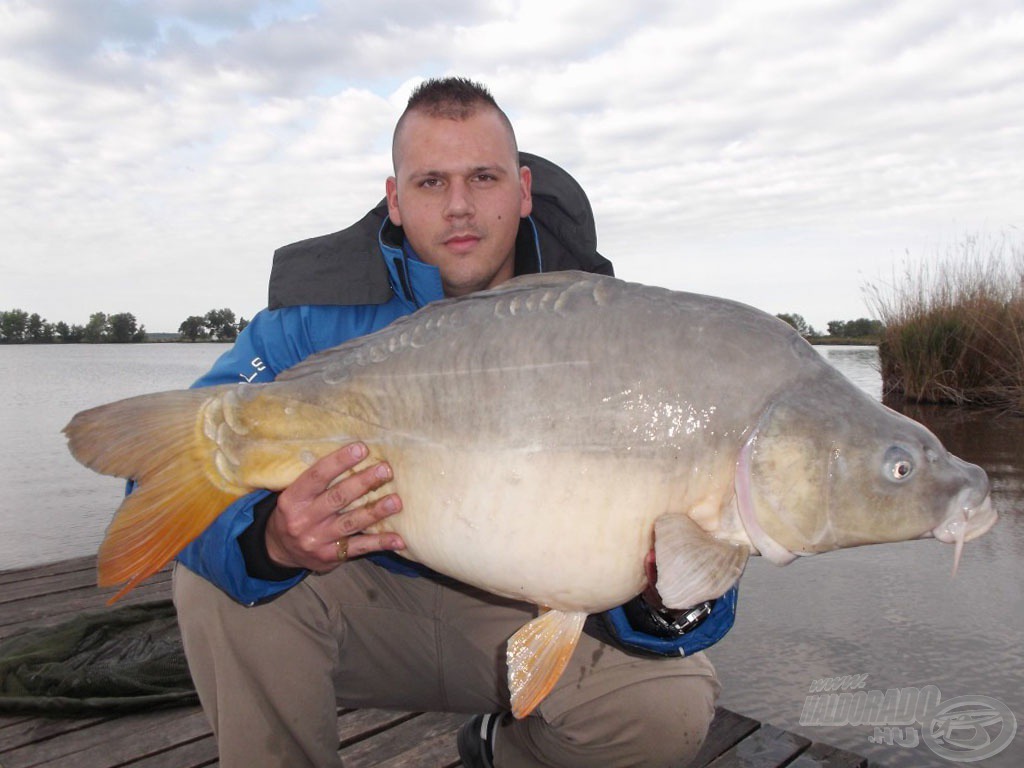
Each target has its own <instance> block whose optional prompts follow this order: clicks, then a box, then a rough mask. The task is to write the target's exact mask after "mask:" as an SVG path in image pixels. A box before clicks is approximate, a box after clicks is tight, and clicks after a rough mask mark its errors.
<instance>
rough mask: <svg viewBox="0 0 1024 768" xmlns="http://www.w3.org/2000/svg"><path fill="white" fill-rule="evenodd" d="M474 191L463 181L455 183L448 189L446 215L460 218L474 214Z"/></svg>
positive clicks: (458, 180)
mask: <svg viewBox="0 0 1024 768" xmlns="http://www.w3.org/2000/svg"><path fill="white" fill-rule="evenodd" d="M473 210H474V208H473V190H472V189H470V187H469V184H467V183H466V182H465V180H463V179H457V180H455V181H453V182H452V183H451V184H450V185H449V187H448V199H447V200H446V205H445V215H446V216H448V217H449V218H460V217H463V216H471V215H472V214H473Z"/></svg>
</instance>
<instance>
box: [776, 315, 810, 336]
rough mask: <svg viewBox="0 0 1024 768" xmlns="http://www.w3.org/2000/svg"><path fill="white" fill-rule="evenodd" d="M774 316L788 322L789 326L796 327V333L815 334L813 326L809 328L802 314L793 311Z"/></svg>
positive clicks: (802, 334) (803, 334)
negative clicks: (792, 312)
mask: <svg viewBox="0 0 1024 768" xmlns="http://www.w3.org/2000/svg"><path fill="white" fill-rule="evenodd" d="M776 317H777V318H779V320H782V321H783V322H786V323H789V324H790V325H791V326H793V327H794V328H796V330H797V333H799V334H800V335H801V336H816V335H817V332H816V331H815V330H814V329H813V328H811V327H810V326H808V325H807V321H806V320H804V318H803V315H797V314H795V313H794V314H787V313H783V314H781V315H776Z"/></svg>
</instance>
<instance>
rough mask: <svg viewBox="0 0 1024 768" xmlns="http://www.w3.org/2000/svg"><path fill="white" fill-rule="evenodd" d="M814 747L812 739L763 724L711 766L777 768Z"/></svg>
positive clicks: (717, 767)
mask: <svg viewBox="0 0 1024 768" xmlns="http://www.w3.org/2000/svg"><path fill="white" fill-rule="evenodd" d="M810 745H811V740H810V739H805V738H804V737H803V736H798V735H797V734H795V733H790V732H789V731H784V730H782V729H781V728H776V727H775V726H774V725H762V726H761V727H760V728H758V729H757V730H756V731H754V732H753V733H751V734H750V735H749V736H747V737H746V738H745V739H743V740H742V741H741V742H739V743H738V744H736V746H734V747H731V748H730V749H729V750H728V751H727V752H725V754H723V755H722V756H721V757H718V758H716V759H715V760H713V761H712V762H711V764H710V768H777V766H780V765H788V764H789V763H790V761H792V759H793V758H794V757H796V756H797V755H799V754H800V753H801V752H803V751H804V750H806V749H807V748H808V747H809V746H810Z"/></svg>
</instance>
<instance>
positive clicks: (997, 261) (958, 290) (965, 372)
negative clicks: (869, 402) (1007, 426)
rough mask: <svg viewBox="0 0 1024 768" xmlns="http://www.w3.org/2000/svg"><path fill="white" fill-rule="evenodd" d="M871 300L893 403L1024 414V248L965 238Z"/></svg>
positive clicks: (872, 289)
mask: <svg viewBox="0 0 1024 768" xmlns="http://www.w3.org/2000/svg"><path fill="white" fill-rule="evenodd" d="M865 293H866V296H867V300H868V302H869V304H871V305H872V306H873V308H874V310H875V312H876V314H877V316H878V318H879V319H880V320H881V321H882V322H883V323H884V325H885V330H884V331H883V333H882V336H881V339H880V341H879V357H880V359H881V364H882V385H883V389H884V391H885V392H886V394H887V395H890V396H892V395H895V396H897V397H903V398H906V399H907V400H909V401H912V402H919V403H921V402H926V403H927V402H930V403H954V404H957V405H982V406H993V407H998V408H1002V409H1006V410H1008V411H1011V412H1014V413H1018V414H1024V241H1021V240H1020V239H1016V240H1014V239H1013V238H1011V237H1009V236H1007V235H1003V236H1001V237H999V238H997V239H991V238H984V237H978V236H971V237H965V238H964V239H963V241H961V242H960V243H958V244H957V245H956V247H955V248H953V249H951V250H950V251H949V252H948V253H947V255H946V256H945V257H940V258H937V259H934V260H931V261H923V260H922V261H920V262H918V263H916V264H908V265H907V266H906V267H905V269H904V272H903V274H902V275H901V276H900V279H896V276H895V274H894V279H893V282H892V284H891V285H880V284H869V285H867V286H866V287H865Z"/></svg>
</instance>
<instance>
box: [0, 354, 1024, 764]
mask: <svg viewBox="0 0 1024 768" xmlns="http://www.w3.org/2000/svg"><path fill="white" fill-rule="evenodd" d="M225 349H226V347H224V346H222V345H216V344H196V345H190V344H142V345H124V346H121V345H67V346H60V345H54V346H21V347H18V346H2V345H0V392H3V393H4V395H5V396H4V398H3V400H2V401H0V435H2V437H3V440H0V570H2V569H7V568H15V567H23V566H28V565H35V564H39V563H45V562H50V561H54V560H60V559H63V558H68V557H74V556H78V555H85V554H91V553H94V552H95V551H96V549H97V547H98V545H99V542H100V539H101V538H102V535H103V530H104V528H105V527H106V525H107V522H108V521H109V519H110V516H111V513H112V511H113V510H114V509H115V508H116V506H117V504H118V503H119V499H120V496H121V494H122V492H123V487H124V486H123V483H122V482H121V481H118V480H115V479H112V478H104V477H100V476H98V475H95V474H93V473H92V472H89V471H88V470H85V469H84V468H82V467H80V466H79V465H78V464H76V463H75V462H74V461H73V460H72V459H71V458H70V456H69V455H68V453H67V450H66V448H65V445H64V439H63V436H62V435H61V434H60V430H61V428H62V427H63V426H64V425H65V424H66V423H67V421H68V419H70V418H71V416H72V415H73V414H74V413H76V412H77V411H79V410H82V409H84V408H88V407H91V406H93V405H98V404H100V403H104V402H108V401H110V400H115V399H118V398H122V397H129V396H131V395H136V394H142V393H145V392H153V391H157V390H162V389H175V388H180V387H185V386H188V385H189V384H190V383H191V382H192V381H193V380H194V379H196V378H197V377H198V376H199V375H200V374H202V373H203V372H204V371H206V370H207V369H208V368H209V367H210V365H211V364H212V363H213V361H214V360H215V359H216V357H217V356H218V355H219V354H220V353H221V352H223V351H224V350H225ZM818 349H819V351H820V352H821V353H822V354H823V355H825V356H826V358H827V359H828V360H829V361H830V362H831V363H832V364H834V365H835V366H836V367H837V368H839V369H840V370H842V371H843V372H844V373H845V374H846V375H847V376H848V377H849V378H850V379H851V380H853V381H854V383H856V384H857V385H858V386H860V387H861V388H863V389H864V390H865V391H867V392H868V393H870V394H871V395H872V396H874V397H875V398H879V397H880V396H881V381H880V378H879V374H878V370H877V352H876V350H875V349H874V348H871V347H819V348H818ZM911 415H912V416H913V417H914V418H917V419H918V420H920V421H923V422H924V423H926V424H927V425H928V426H929V428H931V429H932V430H933V431H934V432H936V433H937V434H938V435H939V437H940V438H941V439H942V440H943V442H944V443H945V444H946V446H947V447H948V448H949V449H950V450H951V451H953V453H955V454H957V455H959V456H961V457H962V458H964V459H966V460H968V461H973V462H975V463H977V464H980V465H981V466H983V467H984V468H985V469H986V470H987V471H988V473H989V476H990V478H991V480H992V487H993V498H994V500H995V503H996V506H997V508H998V509H999V510H1000V513H1001V515H1002V517H1001V520H1000V522H999V524H998V525H997V526H996V527H995V528H994V529H993V530H992V532H990V533H989V534H988V535H986V536H984V537H982V538H981V539H979V540H977V541H975V542H971V543H969V544H968V545H967V546H966V547H965V551H964V556H963V561H962V562H961V564H960V572H959V574H958V575H957V577H956V578H955V579H951V578H950V571H951V568H952V562H953V548H952V547H950V546H948V545H942V544H940V543H938V542H935V541H916V542H906V543H902V544H887V545H884V546H876V547H864V548H860V549H854V550H846V551H844V552H837V553H830V554H826V555H820V556H817V557H813V558H804V559H801V560H799V561H797V562H796V563H794V564H792V565H791V566H789V567H786V568H778V567H776V566H773V565H771V564H770V563H768V562H763V561H761V559H760V558H752V559H751V562H750V565H749V566H748V568H747V572H746V574H745V575H744V578H743V581H742V584H741V588H740V604H739V613H738V617H737V621H736V626H735V627H734V628H733V630H732V631H731V632H730V633H729V635H727V636H726V638H725V639H724V640H723V641H722V642H720V643H719V644H718V645H717V646H715V647H714V648H713V649H712V650H711V652H710V655H711V657H712V659H713V660H714V662H715V664H716V666H717V667H718V671H719V675H720V677H721V679H722V683H723V694H722V699H721V702H720V703H722V704H723V705H724V706H727V707H729V708H731V709H734V710H736V711H739V712H743V713H744V714H747V715H749V716H751V717H755V718H757V719H759V720H764V721H767V722H771V723H774V724H775V725H778V726H780V727H782V728H786V729H787V730H793V731H796V732H798V733H801V734H803V735H804V736H807V737H808V738H810V739H813V740H817V741H825V742H828V743H831V744H835V745H838V746H842V747H845V748H847V749H850V750H852V751H855V752H859V753H861V754H865V755H868V756H869V757H870V758H871V760H872V761H873V762H874V763H876V764H878V765H883V766H891V767H892V768H921V767H923V768H932V767H933V766H949V765H951V764H953V763H951V762H950V761H948V760H944V759H940V758H939V757H938V756H937V755H936V753H935V752H933V751H932V750H931V749H929V748H928V747H927V746H926V745H925V744H923V743H920V744H918V745H917V746H916V747H908V746H899V745H898V744H895V745H888V744H885V743H873V742H872V741H871V739H872V738H875V737H876V734H875V732H874V728H873V727H871V726H863V725H845V726H832V727H825V726H801V725H800V722H799V721H800V715H801V711H802V710H803V708H804V706H805V700H806V699H807V697H808V696H814V695H820V694H816V693H812V692H811V691H810V688H811V686H812V684H813V683H814V681H816V680H821V679H824V678H830V677H843V676H846V675H860V676H866V677H862V678H861V680H862V681H863V690H866V691H872V690H877V691H883V692H884V691H886V690H888V689H894V690H897V689H898V690H900V694H899V695H904V696H910V695H913V694H912V692H911V691H910V690H909V689H922V688H924V687H925V686H929V685H930V686H935V687H936V688H937V689H938V690H939V691H940V692H941V696H942V700H943V701H947V700H950V699H953V698H956V697H974V698H977V697H979V696H983V697H989V698H991V699H995V700H998V701H999V702H1001V703H1002V704H1004V705H1005V706H1007V707H1009V709H1010V710H1011V711H1012V712H1013V713H1015V714H1016V717H1017V718H1018V719H1020V720H1022V721H1024V660H1022V657H1021V646H1022V638H1024V596H1022V585H1024V520H1022V516H1021V515H1020V510H1021V508H1022V506H1024V449H1022V446H1024V419H1012V418H997V417H995V416H993V415H992V414H986V413H977V412H959V411H955V410H949V409H935V408H932V409H927V408H918V409H916V410H914V411H913V412H912V413H911ZM1003 727H1005V725H1004V726H1003ZM910 730H911V729H909V728H908V729H904V732H903V733H901V734H899V736H900V737H901V738H903V739H904V743H908V740H911V741H912V739H913V736H914V735H915V733H919V732H920V731H921V728H920V727H917V728H916V731H915V733H911V732H910ZM1021 731H1022V734H1024V722H1022V723H1021ZM989 732H990V733H991V735H992V736H993V738H998V736H999V733H1000V728H999V727H998V726H992V727H990V728H989ZM961 735H962V734H961ZM975 764H976V765H980V766H992V767H994V768H1019V766H1021V765H1024V735H1019V736H1018V737H1017V738H1016V739H1015V740H1014V741H1013V742H1012V743H1011V744H1010V745H1009V747H1007V748H1006V749H1004V750H1003V751H1002V752H1000V753H999V754H997V755H994V756H992V757H989V758H987V759H985V760H982V761H980V762H976V763H975Z"/></svg>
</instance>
